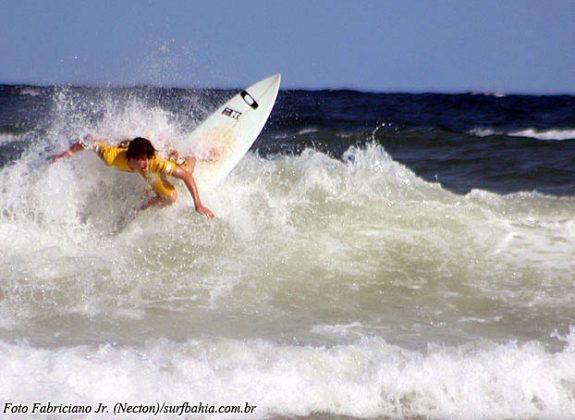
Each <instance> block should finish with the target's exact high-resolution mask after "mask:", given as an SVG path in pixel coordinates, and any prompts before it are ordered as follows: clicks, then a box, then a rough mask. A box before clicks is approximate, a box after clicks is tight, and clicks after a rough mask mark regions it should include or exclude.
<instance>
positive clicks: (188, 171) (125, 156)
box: [51, 136, 214, 218]
mask: <svg viewBox="0 0 575 420" xmlns="http://www.w3.org/2000/svg"><path fill="white" fill-rule="evenodd" d="M81 150H92V151H94V152H96V154H97V155H98V157H99V158H100V159H102V160H103V161H104V162H105V163H106V165H108V166H112V167H114V168H115V169H118V170H120V171H126V172H138V173H139V174H140V175H141V176H142V177H144V179H146V181H147V182H148V183H149V184H150V186H151V187H152V189H153V190H154V192H155V193H156V196H155V197H152V198H151V199H150V200H148V201H147V202H146V203H144V204H143V205H142V207H141V208H142V210H144V209H147V208H148V207H152V206H158V207H164V206H168V205H170V204H172V203H174V202H175V201H176V200H177V199H178V193H177V191H176V189H175V188H174V186H173V185H172V184H171V183H170V182H169V181H168V179H167V176H173V177H174V178H178V179H181V180H182V181H184V184H185V185H186V188H187V189H188V191H189V192H190V194H191V195H192V198H193V200H194V205H195V207H196V211H197V212H198V213H200V214H203V215H204V216H206V217H209V218H212V217H214V214H213V213H212V211H211V210H210V209H208V208H207V207H205V206H204V205H203V204H202V201H201V200H200V194H199V192H198V187H197V186H196V182H195V180H194V176H193V172H194V167H195V165H196V158H195V157H193V156H187V157H186V158H184V159H180V158H178V154H177V152H174V151H172V152H171V153H170V156H171V158H170V159H162V158H161V157H159V156H158V154H157V151H156V149H155V148H154V146H153V145H152V143H151V142H150V141H149V140H148V139H145V138H143V137H136V138H134V139H133V140H129V141H126V142H122V143H120V144H119V145H118V146H115V147H113V146H108V145H107V144H106V142H105V141H103V140H98V141H96V142H94V141H92V137H91V136H85V137H84V138H83V139H81V140H79V141H77V142H76V143H74V144H73V145H72V146H70V148H69V149H68V150H66V151H65V152H62V153H58V154H55V155H52V156H51V159H52V161H53V162H55V161H56V160H58V159H61V158H67V157H70V156H72V155H74V154H75V153H77V152H79V151H81Z"/></svg>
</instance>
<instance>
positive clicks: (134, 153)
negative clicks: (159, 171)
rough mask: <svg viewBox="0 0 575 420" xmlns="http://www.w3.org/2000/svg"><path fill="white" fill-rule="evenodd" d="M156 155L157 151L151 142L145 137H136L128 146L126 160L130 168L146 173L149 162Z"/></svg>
mask: <svg viewBox="0 0 575 420" xmlns="http://www.w3.org/2000/svg"><path fill="white" fill-rule="evenodd" d="M155 154H156V149H154V146H153V145H152V143H151V142H150V140H148V139H145V138H143V137H136V138H135V139H133V140H132V141H130V144H128V151H127V152H126V158H127V159H128V166H129V167H130V168H132V169H133V170H136V171H142V172H145V171H147V170H148V164H149V160H150V159H151V158H153V157H154V155H155Z"/></svg>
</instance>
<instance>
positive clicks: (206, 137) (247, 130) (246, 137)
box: [190, 74, 281, 188]
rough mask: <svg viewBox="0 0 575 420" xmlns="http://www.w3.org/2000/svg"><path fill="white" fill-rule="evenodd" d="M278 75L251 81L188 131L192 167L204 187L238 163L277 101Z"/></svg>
mask: <svg viewBox="0 0 575 420" xmlns="http://www.w3.org/2000/svg"><path fill="white" fill-rule="evenodd" d="M280 81H281V75H280V74H275V75H273V76H270V77H268V78H266V79H263V80H260V81H259V82H257V83H254V84H253V85H251V86H250V87H248V88H246V89H244V90H242V91H241V92H239V93H238V94H237V95H235V96H234V97H233V98H231V99H230V100H229V101H227V102H226V103H224V104H223V105H222V106H220V107H219V108H218V109H217V110H216V111H215V112H214V113H213V114H211V115H210V116H209V117H208V118H207V119H206V120H205V121H204V122H202V123H201V124H200V125H199V126H198V127H197V128H196V129H195V130H194V131H193V132H192V134H191V139H190V141H191V142H192V150H193V153H194V154H195V155H196V156H198V158H199V159H198V162H197V163H196V168H195V170H194V178H195V179H196V182H197V183H198V184H199V185H200V186H201V187H203V188H210V187H213V186H215V185H217V184H218V183H220V182H221V181H222V180H223V179H224V178H225V177H226V176H227V175H228V174H229V173H230V172H231V171H232V169H233V168H234V167H235V166H236V165H237V164H238V163H239V161H240V160H241V159H242V157H243V156H244V155H245V154H246V153H247V151H248V150H249V148H250V147H251V145H252V144H253V143H254V141H255V140H256V139H257V137H258V136H259V134H260V132H261V131H262V129H263V128H264V125H265V123H266V121H267V120H268V117H269V115H270V113H271V111H272V108H273V106H274V103H275V101H276V98H277V95H278V91H279V86H280Z"/></svg>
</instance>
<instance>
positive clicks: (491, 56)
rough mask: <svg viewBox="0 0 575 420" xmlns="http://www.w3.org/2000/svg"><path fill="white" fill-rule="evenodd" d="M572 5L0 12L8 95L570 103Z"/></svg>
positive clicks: (104, 2) (45, 5)
mask: <svg viewBox="0 0 575 420" xmlns="http://www.w3.org/2000/svg"><path fill="white" fill-rule="evenodd" d="M574 42H575V0H538V1H535V0H393V1H392V0H243V1H239V0H50V1H45V0H0V57H1V65H0V83H36V84H89V85H108V84H112V85H128V86H131V85H136V84H153V85H160V86H181V87H241V86H244V85H246V84H249V83H251V82H253V81H255V80H257V79H260V78H262V77H264V76H267V75H270V74H273V73H277V72H281V73H282V75H283V84H282V87H283V88H304V89H321V88H351V89H359V90H367V91H394V92H396V91H407V92H424V91H427V92H429V91H431V92H462V91H483V92H520V93H572V94H573V93H575V46H574V45H573V43H574Z"/></svg>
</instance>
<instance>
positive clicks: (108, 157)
mask: <svg viewBox="0 0 575 420" xmlns="http://www.w3.org/2000/svg"><path fill="white" fill-rule="evenodd" d="M87 149H90V150H93V151H94V152H96V154H97V155H98V157H99V158H100V159H102V160H103V161H104V163H105V164H106V165H108V166H112V167H114V168H116V169H118V170H120V171H126V172H135V171H134V170H133V169H132V168H130V167H129V166H128V158H127V152H128V148H127V147H112V146H108V145H107V144H106V143H105V142H104V141H102V140H100V141H98V142H96V143H94V144H92V145H90V146H89V147H87ZM174 169H176V163H175V162H172V161H170V160H166V159H162V158H160V157H158V156H154V157H152V158H151V159H150V160H149V164H148V170H147V171H146V172H145V173H140V172H138V173H140V175H142V176H143V177H144V179H145V180H146V181H148V183H149V184H150V186H151V187H152V189H153V190H154V192H155V193H156V194H158V195H159V196H160V197H169V196H171V195H172V194H174V193H175V192H176V189H175V188H174V186H173V185H172V184H170V182H169V181H168V180H167V179H166V175H172V173H173V172H174Z"/></svg>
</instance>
